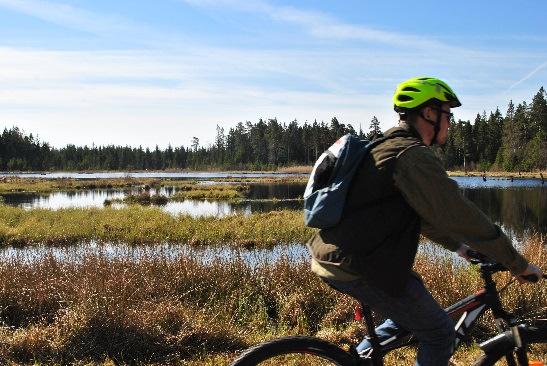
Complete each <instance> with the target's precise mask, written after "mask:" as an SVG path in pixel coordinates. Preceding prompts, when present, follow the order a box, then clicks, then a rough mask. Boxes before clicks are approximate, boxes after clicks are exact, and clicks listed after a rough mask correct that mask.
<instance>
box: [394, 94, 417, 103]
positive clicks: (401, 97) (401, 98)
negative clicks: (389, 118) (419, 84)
mask: <svg viewBox="0 0 547 366" xmlns="http://www.w3.org/2000/svg"><path fill="white" fill-rule="evenodd" d="M397 99H398V100H399V102H409V101H411V100H414V98H412V97H410V96H408V95H404V94H402V95H399V96H397Z"/></svg>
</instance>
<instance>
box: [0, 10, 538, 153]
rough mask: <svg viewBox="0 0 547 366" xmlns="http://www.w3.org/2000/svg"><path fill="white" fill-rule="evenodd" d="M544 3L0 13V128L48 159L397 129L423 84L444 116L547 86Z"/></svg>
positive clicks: (524, 96)
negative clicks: (84, 151)
mask: <svg viewBox="0 0 547 366" xmlns="http://www.w3.org/2000/svg"><path fill="white" fill-rule="evenodd" d="M545 14H547V2H546V1H544V0H536V1H531V0H528V1H527V0H523V1H520V2H518V3H516V2H513V1H467V0H463V1H459V2H452V3H448V2H447V3H444V4H443V3H440V2H438V1H430V0H424V1H415V2H410V1H366V0H362V1H334V0H329V1H327V0H325V1H311V0H305V1H298V2H297V1H274V0H216V1H213V0H155V1H142V0H134V1H122V0H119V1H106V0H94V1H90V0H70V1H61V0H59V1H47V0H46V1H41V0H0V128H3V127H11V126H13V125H17V126H19V127H21V128H23V129H24V130H25V131H26V132H27V133H31V132H32V133H33V134H38V135H39V136H40V138H41V139H42V140H44V141H48V142H50V143H51V144H53V145H54V146H57V147H60V146H64V145H66V144H68V143H74V144H77V145H84V144H87V145H91V144H92V143H94V144H96V145H105V144H119V145H132V146H137V145H142V146H150V147H153V146H155V145H156V144H158V145H159V146H160V147H165V146H167V144H169V143H170V144H172V145H176V146H179V145H185V146H187V145H189V144H190V140H191V138H192V137H193V136H197V137H199V138H200V141H201V142H202V144H208V143H210V142H212V140H213V138H214V134H215V126H216V125H217V124H219V125H221V126H223V127H224V128H225V129H228V128H230V127H232V126H234V125H235V124H236V123H237V122H239V121H243V122H244V121H252V122H256V121H258V119H259V118H264V119H267V118H273V117H276V118H278V120H279V121H281V122H289V121H291V120H294V119H297V120H298V121H299V122H301V123H303V122H304V121H306V120H307V121H313V120H314V119H317V120H318V121H321V120H323V121H330V119H331V118H332V117H333V116H336V117H337V118H338V119H339V120H340V121H342V122H343V123H351V124H352V125H353V126H354V127H356V128H359V124H361V125H362V126H363V128H364V129H367V128H368V125H369V123H370V120H371V119H372V116H374V115H375V116H377V117H378V118H379V119H380V122H381V123H382V127H383V128H388V127H390V126H391V125H393V124H395V123H396V116H395V114H394V112H393V110H392V103H391V95H392V93H393V91H394V89H395V86H396V84H397V83H398V82H400V81H402V80H404V79H407V78H409V77H413V76H436V77H439V78H442V79H444V80H445V81H447V82H448V83H449V84H450V85H451V86H452V87H453V88H454V89H455V91H456V92H457V94H458V95H459V97H460V100H461V101H462V102H463V107H462V108H459V109H457V110H455V113H456V118H461V119H470V120H473V119H474V116H475V115H476V113H477V112H482V111H483V110H486V111H491V110H494V109H495V108H496V107H498V106H499V107H500V109H501V110H502V112H504V113H505V110H506V108H507V103H508V101H509V100H510V99H512V100H514V101H515V102H517V103H518V102H521V101H523V100H527V101H530V100H531V98H532V96H533V94H535V93H536V92H537V91H538V90H539V88H540V87H541V86H546V87H547V82H546V81H547V25H546V24H547V22H546V21H545Z"/></svg>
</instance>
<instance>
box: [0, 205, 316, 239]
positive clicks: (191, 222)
mask: <svg viewBox="0 0 547 366" xmlns="http://www.w3.org/2000/svg"><path fill="white" fill-rule="evenodd" d="M312 233H313V230H312V229H310V228H307V227H305V226H304V224H303V220H302V213H301V212H300V211H289V210H286V211H272V212H268V213H260V214H253V215H249V216H245V215H231V216H227V217H223V218H216V217H210V216H209V217H192V216H189V215H179V216H176V217H174V216H172V215H170V214H168V213H166V212H164V211H162V210H160V209H158V208H155V207H139V206H131V207H126V208H122V209H115V208H111V207H105V208H103V209H97V208H82V209H80V208H71V209H61V210H55V211H53V210H44V209H34V210H24V209H22V208H17V207H9V206H0V245H3V246H5V245H14V246H28V245H36V244H46V245H72V244H77V243H79V242H81V241H84V240H96V241H103V242H109V241H113V242H124V243H128V244H133V245H136V244H158V243H165V242H171V243H181V242H182V243H188V244H191V245H222V244H226V245H233V246H241V247H246V248H251V247H260V248H270V247H272V246H273V245H275V244H278V243H293V242H297V243H302V242H305V241H306V240H308V238H309V237H310V236H311V235H312Z"/></svg>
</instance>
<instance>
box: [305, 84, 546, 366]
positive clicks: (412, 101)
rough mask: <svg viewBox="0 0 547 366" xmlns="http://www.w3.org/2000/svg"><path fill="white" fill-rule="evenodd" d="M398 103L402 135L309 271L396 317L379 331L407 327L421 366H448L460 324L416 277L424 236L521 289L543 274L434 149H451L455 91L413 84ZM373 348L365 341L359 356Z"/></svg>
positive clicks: (365, 165)
mask: <svg viewBox="0 0 547 366" xmlns="http://www.w3.org/2000/svg"><path fill="white" fill-rule="evenodd" d="M393 102H394V108H395V111H396V112H397V113H398V114H399V126H398V127H394V128H392V129H390V130H388V131H386V133H385V134H384V136H387V137H388V138H387V139H386V140H385V141H384V142H382V143H380V144H379V145H377V146H375V147H374V148H373V149H372V151H371V153H370V154H369V155H367V156H366V157H365V158H364V159H363V161H362V162H361V163H360V166H359V168H358V171H357V172H356V173H355V176H354V177H353V181H352V185H351V188H350V190H349V192H348V195H347V198H346V203H345V206H344V212H343V215H342V219H341V221H340V222H339V223H338V224H337V225H336V226H334V227H332V228H328V229H322V230H320V231H318V232H317V233H316V234H315V235H314V236H313V237H312V238H311V239H310V240H309V242H308V247H309V250H310V252H311V254H312V261H311V268H312V271H313V272H315V273H316V274H317V275H319V276H320V277H321V278H322V279H323V280H324V281H325V282H327V283H328V284H329V285H331V286H332V287H334V288H336V289H337V290H339V291H341V292H343V293H346V294H348V295H350V296H352V297H354V298H356V299H358V300H359V301H360V302H361V303H364V304H367V305H369V306H370V308H371V309H373V310H375V311H376V312H378V313H380V314H382V315H383V316H385V317H386V318H388V319H387V320H386V321H385V322H384V323H383V324H381V325H380V326H379V327H378V328H376V332H377V334H378V335H379V340H380V342H382V341H383V340H386V339H388V338H390V337H391V336H392V335H393V334H395V333H397V332H398V331H399V329H400V328H404V329H406V330H408V331H410V332H412V333H413V334H414V335H415V337H416V338H417V340H418V342H419V346H418V356H417V362H416V365H420V366H428V365H432V366H442V365H447V364H448V360H449V358H450V356H451V355H452V352H453V348H454V340H455V333H454V324H453V322H452V320H451V319H450V318H449V317H448V315H447V314H446V312H445V311H444V310H443V309H442V308H441V307H440V305H439V304H438V303H437V302H436V301H435V300H434V299H433V298H432V297H431V294H430V293H429V291H428V290H427V289H426V288H425V287H424V285H423V283H422V281H421V280H420V278H419V276H418V275H417V274H416V273H414V272H413V271H412V266H413V263H414V258H415V256H416V251H417V248H418V241H419V237H420V233H421V234H423V235H424V236H426V237H427V238H429V239H431V240H433V241H435V242H437V243H439V244H441V245H443V246H444V247H445V248H447V249H449V250H451V251H455V252H457V253H458V254H459V255H460V256H462V257H464V258H465V257H466V254H465V253H466V252H467V249H468V248H469V247H468V246H467V245H466V244H469V246H471V247H472V248H473V249H475V250H477V251H479V252H481V253H483V254H485V255H486V256H488V257H490V258H492V259H494V260H496V261H498V262H500V263H501V264H503V265H505V266H506V267H507V268H509V269H510V270H511V272H512V273H513V274H514V275H515V276H517V278H518V279H519V281H521V282H526V280H525V279H524V278H523V277H522V276H526V275H530V274H533V275H536V276H538V277H540V276H541V275H542V272H541V270H540V269H539V268H538V267H536V266H534V265H533V264H529V263H528V262H527V260H526V259H525V258H524V257H523V256H522V255H520V254H519V253H518V252H517V251H516V250H515V249H514V248H513V246H512V245H511V241H510V240H509V239H508V238H507V236H506V235H505V234H504V233H503V232H502V231H501V229H500V228H499V227H498V226H497V225H495V224H493V223H492V222H491V221H490V220H489V219H488V217H486V215H484V213H483V212H482V211H480V210H479V209H478V208H477V207H476V206H475V205H474V204H473V203H471V202H470V201H469V200H467V199H466V198H465V197H464V196H463V195H462V193H461V192H460V190H459V188H458V185H457V184H456V182H455V181H453V180H452V179H450V178H449V177H448V175H447V174H446V171H445V170H444V168H443V167H442V163H441V162H440V160H439V159H438V158H437V157H436V156H435V154H434V152H433V150H432V149H430V148H429V146H431V145H435V144H437V145H443V144H444V143H445V142H446V140H447V137H448V128H449V126H450V123H451V119H452V113H451V112H450V109H451V108H456V107H459V106H461V103H460V101H459V100H458V97H457V96H456V94H455V93H454V91H453V90H452V89H451V88H450V87H449V86H448V85H447V84H446V83H445V82H443V81H441V80H439V79H436V78H429V77H424V78H412V79H409V80H406V81H404V82H402V83H401V84H399V85H398V87H397V89H396V91H395V95H394V96H393ZM390 135H393V136H391V137H390ZM464 243H465V244H464ZM369 347H370V342H369V341H368V339H366V338H365V340H363V342H361V344H360V345H359V346H358V347H357V351H358V352H360V353H361V352H364V351H365V350H366V349H368V348H369Z"/></svg>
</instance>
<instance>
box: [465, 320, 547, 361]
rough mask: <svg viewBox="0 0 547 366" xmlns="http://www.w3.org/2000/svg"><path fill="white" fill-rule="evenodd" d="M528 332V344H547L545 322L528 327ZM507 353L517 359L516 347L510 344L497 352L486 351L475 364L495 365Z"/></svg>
mask: <svg viewBox="0 0 547 366" xmlns="http://www.w3.org/2000/svg"><path fill="white" fill-rule="evenodd" d="M526 332H527V339H526V343H527V344H538V343H543V344H546V343H547V326H545V324H544V325H542V326H539V327H537V326H530V327H526ZM506 355H512V356H513V357H514V359H515V360H516V359H517V357H516V352H515V350H514V348H513V347H512V346H508V347H506V348H504V349H500V350H498V351H497V352H491V353H486V354H484V355H482V357H480V358H479V359H478V360H477V361H475V363H474V364H473V366H494V365H496V362H498V361H501V360H503V359H505V356H506ZM517 365H518V361H517Z"/></svg>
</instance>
